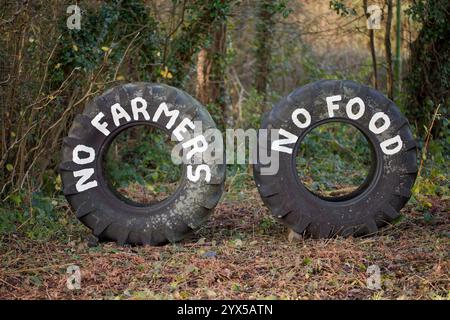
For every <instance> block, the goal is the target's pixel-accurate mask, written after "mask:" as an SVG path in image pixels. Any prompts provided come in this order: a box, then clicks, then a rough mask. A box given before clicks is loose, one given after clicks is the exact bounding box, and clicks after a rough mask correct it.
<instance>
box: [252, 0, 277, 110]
mask: <svg viewBox="0 0 450 320" xmlns="http://www.w3.org/2000/svg"><path fill="white" fill-rule="evenodd" d="M273 2H274V0H261V1H260V2H258V8H257V22H256V35H255V38H256V39H255V40H256V56H255V58H256V66H255V89H256V91H257V92H258V93H259V94H260V95H262V96H263V99H264V101H266V100H267V84H268V82H269V74H270V62H271V51H272V42H273V32H272V31H273V27H274V24H275V22H274V10H271V8H272V7H273Z"/></svg>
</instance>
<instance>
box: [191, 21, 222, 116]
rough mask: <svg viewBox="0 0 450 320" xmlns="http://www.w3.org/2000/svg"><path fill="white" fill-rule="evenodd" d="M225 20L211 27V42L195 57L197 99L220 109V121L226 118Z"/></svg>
mask: <svg viewBox="0 0 450 320" xmlns="http://www.w3.org/2000/svg"><path fill="white" fill-rule="evenodd" d="M226 31H227V29H226V22H220V23H216V24H214V26H213V27H212V33H213V34H212V44H211V46H210V47H207V48H202V49H201V50H200V52H199V54H198V58H197V85H196V95H197V99H198V100H199V101H200V102H201V103H202V104H204V105H208V104H214V105H215V106H216V107H218V108H219V109H220V111H221V115H222V117H221V122H222V124H224V123H225V122H229V121H226V118H227V116H226V115H227V113H228V112H227V105H226V104H227V98H226V88H225V55H226Z"/></svg>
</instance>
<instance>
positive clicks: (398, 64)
mask: <svg viewBox="0 0 450 320" xmlns="http://www.w3.org/2000/svg"><path fill="white" fill-rule="evenodd" d="M396 29H397V30H396V33H397V41H396V46H395V78H396V79H395V80H396V81H397V84H396V87H397V92H400V91H401V89H402V56H401V53H400V50H401V45H402V2H401V0H397V28H396Z"/></svg>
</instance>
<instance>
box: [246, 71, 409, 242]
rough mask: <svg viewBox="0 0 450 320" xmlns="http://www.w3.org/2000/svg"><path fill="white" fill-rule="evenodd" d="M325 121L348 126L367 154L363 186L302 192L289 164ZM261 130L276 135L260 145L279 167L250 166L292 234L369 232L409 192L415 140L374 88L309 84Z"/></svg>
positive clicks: (333, 82)
mask: <svg viewBox="0 0 450 320" xmlns="http://www.w3.org/2000/svg"><path fill="white" fill-rule="evenodd" d="M327 122H345V123H349V124H352V125H354V126H355V127H356V128H357V129H359V130H360V131H361V132H362V133H363V135H364V136H365V137H366V139H367V141H368V142H369V146H370V148H371V154H372V161H371V162H372V165H371V169H370V170H369V175H368V176H367V178H366V179H365V181H364V182H363V184H362V185H361V186H360V187H359V188H357V189H356V190H355V191H353V192H351V193H350V194H348V195H345V196H341V197H335V198H327V197H321V196H318V195H317V194H315V193H313V192H311V191H310V190H309V189H307V188H306V187H305V185H303V183H302V182H301V181H300V179H299V176H298V173H297V169H296V162H295V157H296V155H297V150H298V148H299V145H300V143H301V142H302V140H303V139H304V138H305V136H306V135H307V134H308V133H309V132H310V131H311V130H312V129H313V128H315V127H317V126H319V125H322V124H324V123H327ZM262 128H263V129H269V130H270V129H272V130H273V131H272V132H276V133H278V134H279V136H280V137H281V139H282V140H278V141H276V140H275V139H274V138H273V137H272V135H271V134H270V133H269V135H268V138H267V140H268V141H267V146H268V147H267V149H270V150H271V152H278V153H279V170H278V172H275V173H272V174H267V173H263V171H264V168H265V167H266V166H267V165H263V164H262V163H258V164H256V165H254V177H255V180H256V184H257V187H258V190H259V193H260V195H261V197H262V200H263V201H264V203H265V204H266V205H267V206H268V207H269V208H270V210H271V212H272V214H273V215H274V217H275V218H277V219H278V220H280V221H281V222H283V223H285V224H286V225H287V226H288V227H289V228H291V230H293V231H294V232H296V233H298V234H304V235H307V236H308V235H309V236H312V237H315V238H327V237H332V236H335V235H342V236H348V235H368V234H373V233H375V232H377V231H378V229H379V228H380V227H382V226H384V225H386V224H387V223H389V222H392V221H393V220H394V219H396V218H397V217H398V216H399V211H400V209H401V208H402V207H403V206H404V205H405V204H406V202H407V201H408V199H409V198H410V196H411V189H412V187H413V184H414V181H415V179H416V175H417V147H416V142H415V141H414V139H413V136H412V134H411V130H410V128H409V124H408V121H407V120H406V119H405V117H403V116H402V114H401V113H400V111H399V109H398V107H397V106H395V104H394V103H393V102H392V101H391V100H389V99H387V98H386V97H385V96H383V95H382V94H381V93H380V92H378V91H376V90H373V89H371V88H369V87H366V86H362V85H359V84H356V83H354V82H352V81H338V80H323V81H319V82H315V83H312V84H309V85H306V86H304V87H302V88H299V89H297V90H295V91H293V92H292V93H291V94H289V95H288V96H287V97H286V98H284V99H283V100H282V101H281V102H280V103H278V104H277V105H276V106H275V107H274V108H273V109H272V111H271V112H270V113H269V114H268V115H267V116H266V117H265V118H264V120H263V124H262ZM271 137H272V138H271ZM277 139H279V138H277ZM280 146H281V147H282V148H281V149H280ZM262 147H263V146H260V148H262ZM283 148H285V149H283ZM289 151H290V152H289Z"/></svg>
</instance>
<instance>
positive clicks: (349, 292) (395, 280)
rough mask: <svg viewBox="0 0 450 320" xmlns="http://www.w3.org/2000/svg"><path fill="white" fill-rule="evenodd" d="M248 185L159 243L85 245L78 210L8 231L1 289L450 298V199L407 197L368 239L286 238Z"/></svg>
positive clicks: (47, 293)
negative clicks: (414, 201) (398, 214)
mask: <svg viewBox="0 0 450 320" xmlns="http://www.w3.org/2000/svg"><path fill="white" fill-rule="evenodd" d="M244 180H245V179H244ZM246 190H247V191H240V192H238V193H236V192H234V193H233V192H232V193H230V194H229V195H228V196H227V197H226V198H225V199H224V201H223V202H222V203H221V204H219V206H218V207H217V208H216V211H215V213H214V215H213V216H212V218H211V219H210V221H209V222H208V224H207V225H205V226H204V227H202V228H201V229H200V230H198V231H197V232H196V233H195V234H194V235H193V236H192V237H191V238H189V239H186V240H185V241H183V242H181V243H178V244H171V245H167V246H163V247H149V246H145V247H129V246H127V247H120V246H117V245H115V244H112V243H103V244H92V243H91V244H90V245H89V241H87V240H86V239H88V232H87V231H86V230H85V228H83V227H80V223H79V222H77V221H76V219H75V218H73V216H72V215H71V216H69V218H68V222H67V225H66V226H65V227H64V228H65V230H67V233H66V234H65V236H63V237H61V235H55V237H51V238H49V239H47V240H44V241H42V240H41V241H39V240H31V239H30V238H27V237H24V236H20V233H18V232H15V233H12V234H9V235H6V236H3V237H2V239H1V249H0V255H1V256H2V261H1V267H0V298H1V299H224V298H228V299H449V298H450V282H449V280H450V278H449V260H448V248H449V237H450V234H449V231H448V226H449V222H450V221H449V215H448V209H449V202H448V200H445V201H441V200H440V199H439V198H436V197H429V198H428V201H429V202H430V203H431V206H432V207H431V209H432V218H431V219H429V220H426V219H424V216H423V212H420V211H417V210H416V209H415V207H414V206H413V205H408V206H407V207H406V208H405V209H404V210H403V213H404V215H403V218H402V219H401V220H400V221H399V222H398V223H397V224H395V225H391V226H389V227H387V228H385V229H383V231H382V232H381V233H379V234H377V235H375V236H373V237H370V238H347V239H343V238H336V239H328V240H313V239H300V240H297V241H293V242H289V241H288V240H287V239H288V237H287V230H286V228H285V227H284V226H282V225H280V224H279V223H277V222H275V221H274V220H273V219H272V218H271V217H270V215H269V214H268V212H267V209H266V208H265V207H264V206H263V205H262V203H261V202H260V200H259V195H258V194H257V192H256V190H255V189H254V188H247V189H246ZM60 209H61V208H60ZM66 209H67V208H66ZM61 227H62V226H61ZM92 245H94V246H92ZM69 265H77V266H79V267H80V270H81V289H80V290H69V289H67V287H66V281H67V278H68V276H69V275H68V274H67V273H66V270H67V267H68V266H69ZM370 265H378V266H379V267H380V269H381V279H382V283H381V289H380V290H371V289H369V288H368V287H367V283H366V281H367V277H368V274H367V273H366V271H367V268H368V267H369V266H370Z"/></svg>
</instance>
